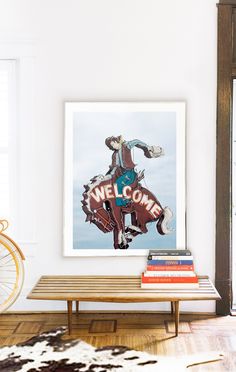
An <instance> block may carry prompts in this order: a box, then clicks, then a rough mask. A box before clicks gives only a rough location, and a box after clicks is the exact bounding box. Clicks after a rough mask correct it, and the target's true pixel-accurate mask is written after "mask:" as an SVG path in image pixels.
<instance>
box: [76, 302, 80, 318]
mask: <svg viewBox="0 0 236 372" xmlns="http://www.w3.org/2000/svg"><path fill="white" fill-rule="evenodd" d="M76 314H77V315H78V314H79V301H76Z"/></svg>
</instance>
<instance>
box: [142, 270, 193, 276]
mask: <svg viewBox="0 0 236 372" xmlns="http://www.w3.org/2000/svg"><path fill="white" fill-rule="evenodd" d="M144 276H149V277H160V276H165V277H170V276H171V277H172V276H173V277H178V276H180V277H195V276H196V274H195V273H194V272H193V271H145V273H144Z"/></svg>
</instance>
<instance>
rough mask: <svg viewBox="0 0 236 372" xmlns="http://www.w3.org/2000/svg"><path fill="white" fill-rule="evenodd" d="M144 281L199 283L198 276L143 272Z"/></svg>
mask: <svg viewBox="0 0 236 372" xmlns="http://www.w3.org/2000/svg"><path fill="white" fill-rule="evenodd" d="M142 283H198V277H197V276H196V277H194V276H193V277H191V276H190V277H184V276H183V277H165V276H159V277H153V276H144V275H143V274H142Z"/></svg>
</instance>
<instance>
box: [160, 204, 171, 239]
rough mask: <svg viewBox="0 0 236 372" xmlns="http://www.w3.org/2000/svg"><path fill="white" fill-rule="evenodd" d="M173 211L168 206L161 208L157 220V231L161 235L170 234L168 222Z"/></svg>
mask: <svg viewBox="0 0 236 372" xmlns="http://www.w3.org/2000/svg"><path fill="white" fill-rule="evenodd" d="M172 217H173V213H172V211H171V209H170V208H169V207H165V208H164V209H163V212H162V215H161V217H160V218H159V220H158V222H157V225H156V227H157V231H158V232H159V234H161V235H166V234H170V233H172V232H173V230H172V229H171V228H170V227H169V223H170V221H171V220H172Z"/></svg>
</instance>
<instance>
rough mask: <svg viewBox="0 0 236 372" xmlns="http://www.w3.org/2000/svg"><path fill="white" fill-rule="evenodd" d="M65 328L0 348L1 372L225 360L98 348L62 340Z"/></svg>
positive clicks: (106, 370) (91, 371)
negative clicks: (174, 356)
mask: <svg viewBox="0 0 236 372" xmlns="http://www.w3.org/2000/svg"><path fill="white" fill-rule="evenodd" d="M65 332H66V327H61V328H57V329H55V330H52V331H50V332H47V333H43V334H41V335H39V336H35V337H33V338H31V339H30V340H28V341H26V342H24V343H22V344H18V345H14V346H6V347H3V348H1V349H0V371H1V372H15V371H22V372H26V371H28V372H36V371H37V372H38V371H39V372H41V371H42V372H50V371H53V372H72V371H77V372H120V371H122V372H138V371H140V372H152V371H153V372H154V371H155V372H164V371H171V370H173V371H185V370H186V368H187V367H188V366H190V365H195V364H200V363H206V362H210V361H216V360H220V359H222V355H221V354H219V353H217V352H216V353H213V352H211V353H202V354H198V355H193V356H187V357H185V358H183V357H180V358H171V357H163V356H156V355H150V354H148V353H145V352H140V351H136V350H132V349H129V348H128V347H126V346H105V347H101V348H95V347H93V346H91V345H89V344H87V343H86V342H84V341H81V340H72V341H68V340H62V339H61V336H62V335H63V334H64V333H65Z"/></svg>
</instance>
